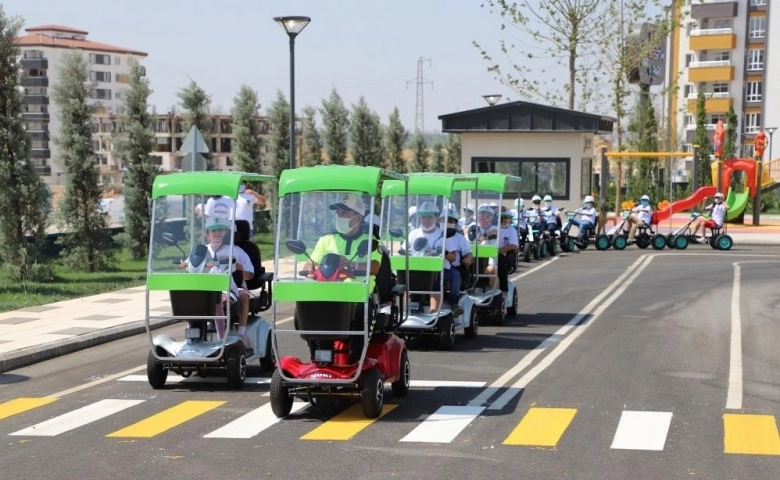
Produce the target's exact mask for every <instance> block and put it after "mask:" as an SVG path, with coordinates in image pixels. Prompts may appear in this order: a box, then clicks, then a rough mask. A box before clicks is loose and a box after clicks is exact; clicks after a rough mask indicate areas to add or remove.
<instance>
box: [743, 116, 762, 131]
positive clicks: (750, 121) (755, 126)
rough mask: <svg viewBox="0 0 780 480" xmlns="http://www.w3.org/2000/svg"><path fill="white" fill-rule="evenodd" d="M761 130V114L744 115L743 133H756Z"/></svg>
mask: <svg viewBox="0 0 780 480" xmlns="http://www.w3.org/2000/svg"><path fill="white" fill-rule="evenodd" d="M759 130H761V114H760V113H746V114H745V133H758V131H759Z"/></svg>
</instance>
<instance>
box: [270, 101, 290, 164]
mask: <svg viewBox="0 0 780 480" xmlns="http://www.w3.org/2000/svg"><path fill="white" fill-rule="evenodd" d="M268 129H269V132H268V139H267V142H268V153H267V154H266V162H267V163H268V164H269V165H270V166H271V171H272V172H273V174H274V175H275V176H276V178H280V177H281V175H282V171H283V170H286V169H288V168H290V104H289V103H287V98H285V96H284V95H283V94H282V92H281V91H279V90H277V91H276V98H275V99H274V101H273V102H272V103H271V105H270V107H269V108H268Z"/></svg>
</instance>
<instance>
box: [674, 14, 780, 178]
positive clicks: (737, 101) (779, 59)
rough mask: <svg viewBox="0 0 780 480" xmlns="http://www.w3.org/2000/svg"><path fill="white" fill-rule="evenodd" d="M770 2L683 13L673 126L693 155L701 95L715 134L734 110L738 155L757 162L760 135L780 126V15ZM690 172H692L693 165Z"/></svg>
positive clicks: (678, 37)
mask: <svg viewBox="0 0 780 480" xmlns="http://www.w3.org/2000/svg"><path fill="white" fill-rule="evenodd" d="M771 1H772V0H687V1H686V2H685V5H684V6H683V8H682V9H681V10H680V11H679V12H678V14H679V15H680V19H681V22H680V26H679V28H677V29H676V30H675V31H674V32H673V35H672V43H671V52H670V64H671V65H670V68H669V69H668V71H669V75H670V77H671V78H669V79H668V80H669V81H670V82H674V81H675V78H676V82H677V85H678V87H679V88H678V89H677V91H676V92H673V93H672V95H671V97H670V108H669V112H670V118H669V122H670V125H671V127H672V132H676V135H677V136H678V138H679V139H680V140H681V141H682V143H683V144H684V148H687V149H688V150H689V151H690V149H691V148H692V143H693V140H694V137H695V130H696V100H697V96H698V94H699V92H703V93H704V95H705V97H706V104H705V105H706V111H707V129H708V130H709V131H710V132H713V131H714V129H715V125H716V124H717V123H718V120H723V122H724V123H726V115H727V113H728V110H729V107H730V106H733V107H734V111H735V112H736V114H737V116H738V118H739V122H740V131H739V132H738V135H737V138H738V144H739V146H738V148H739V150H738V155H742V156H745V157H752V156H753V151H754V149H753V139H754V138H755V135H756V134H757V133H758V132H759V131H760V130H762V129H764V128H765V127H767V126H778V125H775V124H777V123H778V121H780V113H778V112H777V110H778V108H780V83H779V82H778V80H780V31H776V33H775V34H774V37H778V38H774V39H773V42H774V44H775V47H776V48H774V49H772V48H770V37H771V35H770V32H771V28H770V27H771V26H772V25H776V26H778V28H780V19H778V21H772V18H771V17H777V16H778V15H780V9H775V10H777V11H775V12H773V11H772V8H771V5H770V2H771ZM776 30H777V29H776ZM770 123H772V125H770ZM775 153H780V149H776V150H775ZM767 158H768V157H766V156H765V159H767ZM685 167H686V169H687V170H690V160H688V162H687V165H686V166H685Z"/></svg>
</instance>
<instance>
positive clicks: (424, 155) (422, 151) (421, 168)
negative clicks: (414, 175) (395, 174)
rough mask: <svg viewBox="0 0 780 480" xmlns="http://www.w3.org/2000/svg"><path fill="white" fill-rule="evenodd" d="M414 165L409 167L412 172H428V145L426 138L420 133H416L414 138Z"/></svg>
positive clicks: (412, 146)
mask: <svg viewBox="0 0 780 480" xmlns="http://www.w3.org/2000/svg"><path fill="white" fill-rule="evenodd" d="M411 148H412V164H411V165H409V171H410V172H425V171H427V170H428V145H426V143H425V137H423V136H422V134H421V133H420V132H416V133H415V134H414V136H413V137H412V145H411Z"/></svg>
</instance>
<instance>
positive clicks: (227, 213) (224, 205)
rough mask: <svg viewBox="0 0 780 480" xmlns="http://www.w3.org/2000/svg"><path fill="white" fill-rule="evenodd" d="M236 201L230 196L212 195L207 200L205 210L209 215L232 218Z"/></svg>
mask: <svg viewBox="0 0 780 480" xmlns="http://www.w3.org/2000/svg"><path fill="white" fill-rule="evenodd" d="M235 205H236V202H234V201H233V199H232V198H229V197H219V198H214V197H211V198H209V199H208V201H207V202H206V210H205V211H204V212H203V213H204V214H205V215H206V216H207V217H222V218H227V219H228V220H230V219H231V218H233V208H235Z"/></svg>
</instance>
